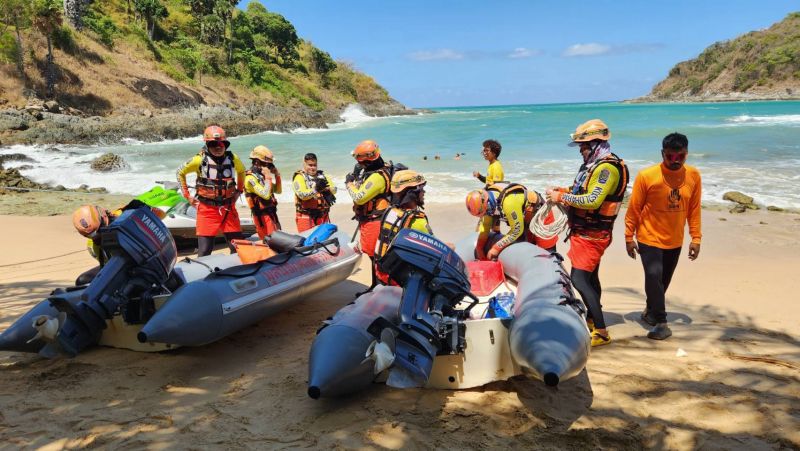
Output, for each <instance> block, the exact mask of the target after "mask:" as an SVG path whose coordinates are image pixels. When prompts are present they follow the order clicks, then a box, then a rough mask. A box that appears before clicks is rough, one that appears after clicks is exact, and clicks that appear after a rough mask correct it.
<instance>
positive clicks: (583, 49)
mask: <svg viewBox="0 0 800 451" xmlns="http://www.w3.org/2000/svg"><path fill="white" fill-rule="evenodd" d="M609 52H611V46H610V45H605V44H598V43H596V42H590V43H588V44H574V45H571V46H569V47H567V49H566V50H564V53H563V54H562V55H563V56H597V55H605V54H606V53H609Z"/></svg>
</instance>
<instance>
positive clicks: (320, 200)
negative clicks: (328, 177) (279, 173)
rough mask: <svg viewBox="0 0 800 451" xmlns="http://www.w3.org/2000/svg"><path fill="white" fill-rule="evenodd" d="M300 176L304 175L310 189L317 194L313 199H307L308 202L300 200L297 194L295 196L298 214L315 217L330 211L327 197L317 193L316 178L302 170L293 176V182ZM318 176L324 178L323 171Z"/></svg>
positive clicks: (318, 172)
mask: <svg viewBox="0 0 800 451" xmlns="http://www.w3.org/2000/svg"><path fill="white" fill-rule="evenodd" d="M298 175H302V176H303V178H304V179H305V181H306V186H307V187H309V188H310V189H312V190H314V191H315V194H314V197H312V198H311V199H306V200H303V199H300V198H299V197H297V195H296V194H295V196H294V207H295V209H296V210H297V212H298V213H303V214H305V215H310V216H315V215H319V214H321V213H322V212H324V211H328V210H330V209H331V204H330V202H328V200H327V199H326V198H325V196H323V195H322V194H320V193H317V192H316V186H317V181H316V180H315V178H313V177H311V176H309V175H308V174H306V173H305V172H304V171H302V170H300V171H297V172H295V173H294V174H293V175H292V180H294V179H295V177H297V176H298ZM317 175H318V176H323V177H324V176H325V175H324V174H323V173H322V171H317Z"/></svg>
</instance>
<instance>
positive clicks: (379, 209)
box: [353, 161, 394, 222]
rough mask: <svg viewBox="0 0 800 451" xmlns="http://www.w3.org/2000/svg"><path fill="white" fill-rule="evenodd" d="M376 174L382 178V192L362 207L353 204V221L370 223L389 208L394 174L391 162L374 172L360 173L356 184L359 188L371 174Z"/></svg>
mask: <svg viewBox="0 0 800 451" xmlns="http://www.w3.org/2000/svg"><path fill="white" fill-rule="evenodd" d="M375 173H378V174H380V175H381V177H383V181H384V183H385V185H386V188H385V189H384V191H383V192H382V193H380V194H378V195H377V196H375V197H373V198H372V199H370V200H369V201H368V202H366V203H365V204H363V205H355V204H353V212H355V216H354V219H356V220H358V221H359V222H363V221H371V220H373V219H377V218H380V217H381V216H382V215H383V213H384V212H385V211H386V209H387V208H389V205H390V200H391V197H392V192H391V190H390V189H391V181H392V174H393V173H394V170H393V165H392V162H391V161H390V162H389V164H386V165H384V166H383V167H381V168H378V169H376V170H374V171H362V172H361V173H360V174H359V176H358V178H356V182H358V184H359V186H360V185H361V184H363V183H364V182H365V181H366V180H367V179H368V178H369V177H370V176H371V175H372V174H375Z"/></svg>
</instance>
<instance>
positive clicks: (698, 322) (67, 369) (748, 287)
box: [0, 204, 800, 450]
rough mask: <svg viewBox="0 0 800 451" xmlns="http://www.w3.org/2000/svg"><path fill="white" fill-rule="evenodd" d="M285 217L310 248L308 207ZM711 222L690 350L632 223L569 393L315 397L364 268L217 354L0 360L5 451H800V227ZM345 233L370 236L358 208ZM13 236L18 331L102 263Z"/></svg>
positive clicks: (7, 320) (689, 304)
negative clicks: (604, 340)
mask: <svg viewBox="0 0 800 451" xmlns="http://www.w3.org/2000/svg"><path fill="white" fill-rule="evenodd" d="M280 208H281V210H282V213H283V216H282V222H283V224H284V226H285V228H286V229H288V230H289V231H293V230H294V220H293V214H294V213H293V210H292V208H291V207H290V206H288V205H282V206H281V207H280ZM427 210H428V213H429V215H430V217H431V224H432V226H433V228H434V231H435V232H436V233H437V234H438V235H439V236H440V237H442V238H443V239H445V240H448V241H454V240H457V239H459V238H460V237H461V236H463V235H464V234H465V233H468V232H469V231H470V230H472V229H473V226H474V224H475V220H474V219H473V218H471V217H469V216H468V214H467V213H466V211H464V208H463V206H461V205H435V204H432V205H429V206H428V209H427ZM703 215H704V216H703V221H704V227H703V229H704V230H703V231H704V239H703V246H702V249H701V253H700V257H699V258H698V260H697V261H694V262H690V261H689V260H688V259H687V258H686V257H685V255H684V256H682V258H681V261H680V263H679V265H678V269H677V271H676V273H675V276H674V278H673V284H672V286H671V287H670V291H669V293H668V295H667V309H668V311H669V321H670V326H671V327H672V329H673V332H674V335H673V337H672V338H670V339H668V340H666V341H663V342H657V341H652V340H649V339H647V338H646V337H645V334H646V331H647V330H646V329H645V328H644V327H643V326H642V324H641V323H639V322H638V321H637V319H638V316H639V312H640V311H641V310H642V308H643V306H644V295H643V275H642V268H641V264H640V262H639V261H638V260H637V261H633V260H630V259H629V258H628V257H627V255H626V254H625V251H624V245H623V239H622V227H621V218H620V220H619V221H620V222H618V224H617V225H618V227H617V230H616V233H615V242H614V244H613V245H612V247H611V248H610V250H609V251H608V253H607V256H606V258H605V259H604V260H603V265H602V269H601V280H602V283H603V289H604V291H603V304H604V308H605V312H606V313H605V314H606V319H607V322H609V323H610V332H611V334H612V337H613V340H614V341H613V343H612V344H611V345H609V346H605V347H602V348H596V349H594V350H593V352H592V354H591V356H590V358H589V363H588V366H587V368H586V370H585V371H583V372H582V373H581V374H580V375H579V376H578V377H576V378H574V379H572V380H569V381H565V382H563V383H562V384H560V385H559V386H558V388H557V389H550V388H548V387H545V386H544V384H543V383H542V382H540V381H536V380H532V379H529V378H526V377H516V378H513V379H511V380H508V381H501V382H495V383H492V384H489V385H487V386H484V387H481V388H476V389H470V390H463V391H444V390H396V389H391V388H388V387H385V386H383V385H375V387H374V388H372V389H370V390H368V391H367V392H365V393H361V394H358V395H355V396H352V397H349V398H345V399H333V400H330V399H326V400H321V401H315V400H312V399H310V398H308V396H307V395H306V380H307V357H308V350H309V347H310V344H311V341H312V339H313V337H314V332H315V330H316V329H317V328H318V327H319V325H320V321H322V320H323V319H325V318H326V317H328V316H330V315H331V314H332V313H334V312H335V311H336V310H337V309H339V308H340V307H342V306H344V305H345V304H347V303H348V302H350V301H351V300H352V295H353V293H354V292H356V291H358V290H359V289H361V288H363V286H364V284H367V283H368V281H369V269H368V267H367V266H366V265H362V267H361V268H360V270H359V271H358V272H356V273H355V274H354V275H353V276H351V278H350V279H349V280H348V281H346V282H344V283H341V284H339V285H337V286H335V287H334V288H332V289H330V290H328V291H326V292H325V293H322V294H319V295H318V296H316V297H315V298H313V299H308V300H306V301H304V302H302V303H300V304H297V305H295V306H293V307H291V308H289V309H288V310H286V311H284V312H283V313H281V314H278V315H276V316H274V317H271V318H268V319H266V320H264V321H262V322H260V323H259V324H257V325H255V326H252V327H249V328H247V329H246V330H243V331H240V332H238V333H236V334H234V335H231V336H229V337H227V338H225V339H223V340H221V341H219V342H217V343H214V344H211V345H208V346H204V347H201V348H191V349H188V348H187V349H179V350H175V351H171V352H164V353H157V354H141V353H133V352H131V351H125V350H119V349H111V348H96V349H92V350H90V351H88V352H86V353H85V354H82V355H80V356H78V357H76V358H74V359H57V360H44V359H41V358H39V357H38V356H32V355H23V354H19V353H0V406H2V408H0V443H2V444H3V445H0V448H6V447H8V448H18V447H44V448H46V449H63V448H75V447H84V446H86V447H95V446H102V447H107V448H114V449H120V448H136V449H141V448H152V449H166V448H173V449H174V448H194V449H196V448H208V447H218V448H225V449H249V448H270V449H275V448H335V449H351V448H357V449H383V448H388V449H400V448H405V449H430V448H451V449H453V448H462V449H485V448H503V449H512V448H513V449H542V448H545V449H563V448H569V449H639V448H641V447H654V448H672V449H695V448H703V449H748V450H753V449H780V448H798V447H800V334H798V331H797V328H796V327H795V323H796V321H797V320H796V318H797V317H798V315H799V314H800V304H798V302H796V297H797V293H798V292H799V291H800V290H798V289H799V288H800V276H798V269H800V263H799V262H798V259H797V255H798V252H800V242H799V241H798V239H797V237H798V236H800V216H798V215H793V214H783V213H771V212H762V211H759V212H748V213H746V214H742V215H732V214H730V213H728V212H726V211H711V210H705V211H704V213H703ZM333 216H334V220H335V221H338V222H339V224H341V225H342V226H343V228H344V229H345V230H347V231H352V230H353V226H352V222H350V221H349V218H350V212H349V210H348V207H347V206H346V205H336V208H335V210H334V215H333ZM0 229H1V230H3V232H4V233H3V234H2V235H1V236H0V249H2V250H3V252H2V253H0V329H4V328H6V327H8V325H10V324H11V323H12V322H13V321H14V320H15V318H17V317H18V316H19V315H21V314H23V313H24V312H25V311H26V310H27V309H29V308H30V307H31V306H33V305H34V303H36V302H38V301H39V300H41V299H42V298H44V297H46V296H47V294H48V293H49V292H50V290H52V289H54V288H56V287H60V286H64V285H69V284H71V283H73V281H74V279H75V277H76V276H77V275H78V274H79V273H80V272H82V271H83V270H85V269H88V268H89V267H90V266H92V265H93V260H92V259H91V258H90V256H89V255H88V253H87V252H86V251H85V248H84V240H83V239H82V238H80V237H79V236H78V235H77V234H76V233H75V232H74V230H73V229H72V226H71V223H70V217H69V216H67V215H59V216H52V217H31V216H0ZM559 249H560V250H561V251H562V252H565V251H566V244H563V243H559ZM684 254H686V249H685V248H684Z"/></svg>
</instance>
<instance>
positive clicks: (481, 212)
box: [466, 189, 496, 218]
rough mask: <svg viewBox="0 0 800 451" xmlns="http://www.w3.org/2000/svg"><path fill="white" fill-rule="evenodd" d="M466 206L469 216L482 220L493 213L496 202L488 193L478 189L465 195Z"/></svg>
mask: <svg viewBox="0 0 800 451" xmlns="http://www.w3.org/2000/svg"><path fill="white" fill-rule="evenodd" d="M466 204H467V210H468V211H469V214H471V215H472V216H477V217H479V218H482V217H484V216H486V215H487V214H491V213H492V212H493V211H494V209H495V206H496V201H495V199H494V196H493V195H492V194H491V193H490V192H488V191H486V190H485V189H479V190H475V191H470V192H469V194H467V198H466Z"/></svg>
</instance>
